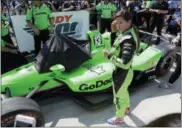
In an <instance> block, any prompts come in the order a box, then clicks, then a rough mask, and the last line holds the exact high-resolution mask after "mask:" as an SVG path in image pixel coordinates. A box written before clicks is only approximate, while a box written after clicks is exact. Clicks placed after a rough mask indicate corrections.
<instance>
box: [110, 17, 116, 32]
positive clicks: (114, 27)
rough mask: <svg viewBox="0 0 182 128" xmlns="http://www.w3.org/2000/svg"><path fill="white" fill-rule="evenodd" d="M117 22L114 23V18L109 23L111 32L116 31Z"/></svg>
mask: <svg viewBox="0 0 182 128" xmlns="http://www.w3.org/2000/svg"><path fill="white" fill-rule="evenodd" d="M116 25H117V23H116V20H114V21H113V22H112V24H111V30H112V32H117V26H116Z"/></svg>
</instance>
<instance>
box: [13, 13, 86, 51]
mask: <svg viewBox="0 0 182 128" xmlns="http://www.w3.org/2000/svg"><path fill="white" fill-rule="evenodd" d="M52 15H53V19H54V30H55V31H56V32H60V33H63V34H67V35H69V36H72V37H74V38H76V39H81V40H82V39H83V40H84V39H86V32H87V31H88V30H89V13H88V12H87V11H71V12H54V13H52ZM11 18H12V23H13V27H14V30H15V35H16V38H17V43H18V46H19V49H20V52H26V51H27V52H30V51H32V50H34V39H33V31H32V29H31V28H28V27H26V24H27V23H26V17H25V15H16V16H12V17H11Z"/></svg>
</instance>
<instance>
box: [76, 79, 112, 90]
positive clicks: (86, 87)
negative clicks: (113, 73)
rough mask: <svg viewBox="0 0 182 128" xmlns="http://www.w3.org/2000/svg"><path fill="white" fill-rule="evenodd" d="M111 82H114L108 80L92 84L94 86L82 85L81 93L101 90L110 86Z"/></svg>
mask: <svg viewBox="0 0 182 128" xmlns="http://www.w3.org/2000/svg"><path fill="white" fill-rule="evenodd" d="M111 82H112V78H110V79H107V80H99V81H96V83H95V84H92V85H88V84H81V85H80V87H79V90H81V91H87V90H93V89H95V88H100V87H102V86H105V85H108V84H109V83H111Z"/></svg>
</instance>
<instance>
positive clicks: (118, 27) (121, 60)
mask: <svg viewBox="0 0 182 128" xmlns="http://www.w3.org/2000/svg"><path fill="white" fill-rule="evenodd" d="M111 28H112V33H111V44H112V48H111V50H110V51H109V52H108V51H104V55H105V57H108V59H110V60H111V61H112V63H113V64H114V65H116V67H117V70H116V71H115V73H114V74H113V75H114V76H113V78H114V80H113V81H114V83H113V94H114V104H115V105H116V116H115V117H113V118H110V119H108V120H107V122H108V123H109V124H114V125H115V124H121V123H123V122H124V116H125V114H128V113H129V112H130V98H129V93H128V86H129V85H130V84H131V81H132V79H133V70H132V61H133V57H134V55H135V54H136V53H137V52H138V49H139V43H140V41H139V36H138V30H137V29H136V27H135V26H134V25H133V24H132V14H131V13H130V12H129V11H127V10H124V9H123V10H121V11H119V12H118V13H117V14H116V16H115V20H114V21H113V22H112V25H111ZM116 33H117V34H116Z"/></svg>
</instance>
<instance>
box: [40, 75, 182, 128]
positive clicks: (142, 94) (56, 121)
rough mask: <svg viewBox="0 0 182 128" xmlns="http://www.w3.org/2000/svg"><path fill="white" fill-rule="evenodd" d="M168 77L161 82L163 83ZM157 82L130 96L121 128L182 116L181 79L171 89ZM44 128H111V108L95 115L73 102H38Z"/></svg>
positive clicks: (54, 99) (57, 99)
mask: <svg viewBox="0 0 182 128" xmlns="http://www.w3.org/2000/svg"><path fill="white" fill-rule="evenodd" d="M168 77H169V74H168V76H166V77H164V78H160V79H159V81H160V80H161V79H163V80H166V81H167V79H168ZM158 85H159V83H158V82H157V81H149V82H148V83H146V84H144V85H141V86H138V87H136V88H135V89H134V91H132V92H131V94H130V96H131V114H130V115H128V116H126V117H125V119H124V120H125V123H124V124H123V125H121V126H143V125H145V124H147V123H149V122H150V121H152V120H153V119H156V118H157V117H160V116H163V115H166V114H170V113H175V112H179V113H181V99H180V96H181V95H180V94H181V79H178V80H177V81H176V82H175V83H174V85H173V87H172V88H170V89H165V88H159V87H158ZM39 104H40V106H41V108H42V112H43V113H44V116H45V121H46V125H45V126H46V127H56V126H90V127H92V126H111V125H109V124H107V123H106V120H107V119H108V118H110V117H112V116H114V113H115V107H114V105H113V104H111V105H109V106H106V107H105V108H102V109H99V110H97V111H88V110H85V109H83V108H82V107H81V106H80V105H78V104H76V103H75V102H74V101H73V100H72V99H70V98H68V97H65V96H62V95H59V96H56V97H52V98H48V99H46V100H42V101H40V102H39Z"/></svg>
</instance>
